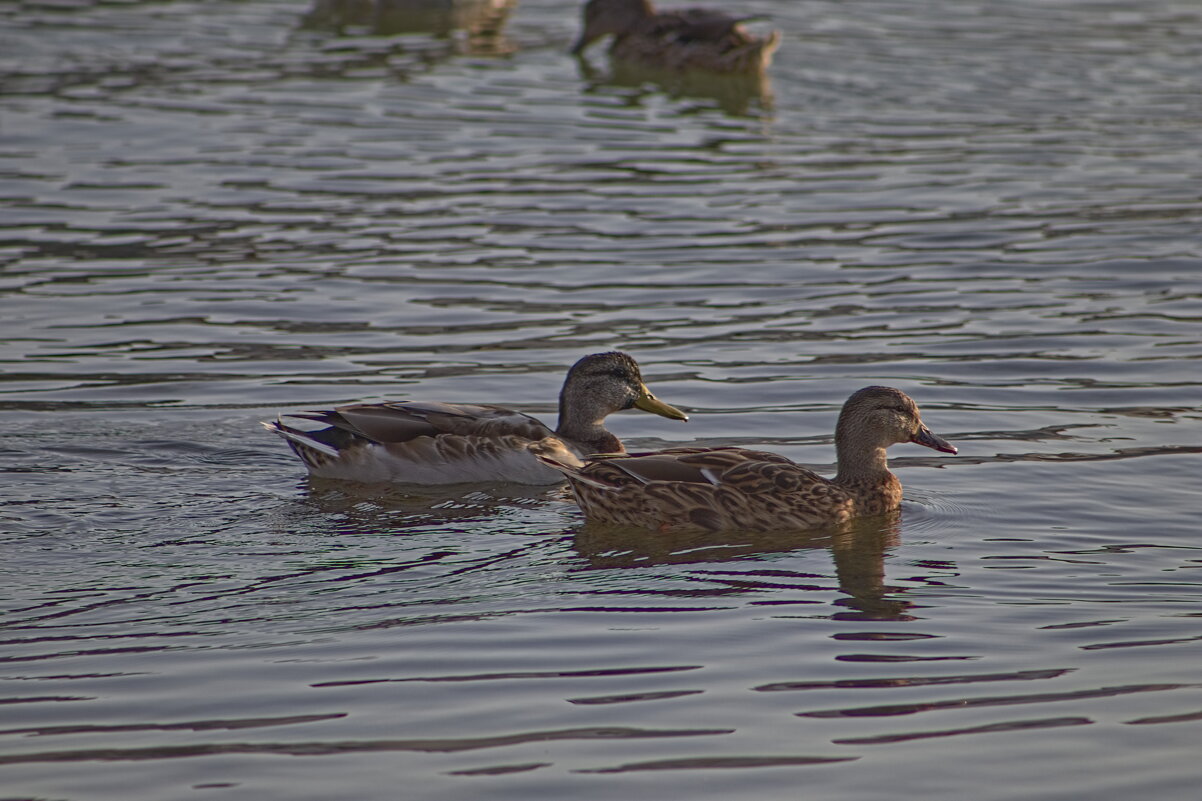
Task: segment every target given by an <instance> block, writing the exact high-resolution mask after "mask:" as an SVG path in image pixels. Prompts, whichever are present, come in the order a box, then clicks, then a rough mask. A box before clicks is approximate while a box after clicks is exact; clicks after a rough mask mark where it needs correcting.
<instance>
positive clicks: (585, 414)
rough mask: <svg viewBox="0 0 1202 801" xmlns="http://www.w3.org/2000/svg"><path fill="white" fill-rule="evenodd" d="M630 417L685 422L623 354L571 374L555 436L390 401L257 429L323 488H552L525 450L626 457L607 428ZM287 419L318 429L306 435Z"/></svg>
mask: <svg viewBox="0 0 1202 801" xmlns="http://www.w3.org/2000/svg"><path fill="white" fill-rule="evenodd" d="M631 407H634V408H637V409H642V410H643V411H647V412H652V413H653V414H658V415H660V416H662V417H667V418H669V419H672V420H688V419H689V418H688V416H687V415H686V414H685V413H684V412H682V411H680V410H679V409H677V408H675V407H673V406H669V405H668V404H666V403H664V402H663V401H661V400H659V399H658V398H656V397H655V396H654V395H652V394H651V391H650V390H649V389H647V385H646V384H644V383H643V377H642V374H641V373H640V371H639V365H638V363H637V362H636V361H635V360H634V359H633V358H631V357H630V356H628V355H627V354H625V353H619V352H616V351H615V352H612V353H595V354H593V355H591V356H585V357H584V358H583V359H581V360H580V361H578V362H576V364H575V365H573V366H572V369H570V370H569V371H568V375H567V378H566V379H565V380H564V383H563V389H562V390H561V391H560V394H559V424H558V426H557V427H556V428H555V430H554V431H552V430H551V429H550V428H548V427H547V426H545V425H543V424H542V423H541V422H539V421H538V420H537V419H535V418H533V417H531V416H530V415H527V414H522V413H520V412H515V411H513V410H512V409H506V408H505V407H503V406H492V405H473V404H462V403H438V402H420V401H397V402H393V403H359V404H352V405H349V406H339V407H337V408H335V409H332V410H323V411H308V412H293V413H291V414H286V415H281V416H280V417H279V418H277V419H276V420H274V421H267V422H264V423H263V425H264V427H266V428H267V430H269V431H273V432H275V433H276V434H279V435H280V436H281V437H283V438H284V439H285V440H287V441H288V444H289V445H290V446H291V447H292V450H293V451H295V452H296V455H297V456H299V457H300V458H301V459H302V460H303V461H304V463H305V464H306V465H307V466H308V468H309V472H310V473H311V474H312V475H314V476H318V477H321V478H339V479H346V480H351V481H366V482H380V481H395V482H402V483H408V484H458V483H464V482H474V481H510V482H514V483H518V484H555V483H558V482H560V481H562V480H563V477H562V476H561V475H560V474H559V473H558V472H557V471H555V470H553V469H550V468H548V467H545V466H544V465H542V464H540V463H539V462H538V460H537V459H536V458H535V457H534V455H533V454H532V453H531V452H530V451H529V450H528V449H527V446H529V445H530V444H531V443H532V442H535V441H539V440H548V441H552V442H554V443H555V445H556V452H558V453H563V454H566V455H568V456H570V457H571V458H575V459H579V458H581V457H584V456H588V455H590V454H593V453H599V452H607V453H608V452H611V451H613V452H617V453H621V452H622V451H623V447H622V443H621V441H620V440H619V439H618V438H617V437H615V436H614V435H613V434H611V433H610V432H609V431H608V430H606V428H605V423H604V421H605V418H606V417H607V416H608V415H610V414H612V413H613V412H617V411H621V410H622V409H629V408H631ZM286 417H293V418H301V419H307V420H315V421H317V422H319V423H324V424H325V425H326V426H328V427H326V428H321V429H318V430H314V431H307V430H304V429H300V428H296V427H294V426H290V425H287V424H286V423H285V422H284V418H286Z"/></svg>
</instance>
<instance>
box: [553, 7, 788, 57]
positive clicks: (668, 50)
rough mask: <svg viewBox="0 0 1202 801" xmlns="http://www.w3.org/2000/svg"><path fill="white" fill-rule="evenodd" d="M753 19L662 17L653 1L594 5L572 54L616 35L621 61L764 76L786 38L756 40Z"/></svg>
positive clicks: (704, 13)
mask: <svg viewBox="0 0 1202 801" xmlns="http://www.w3.org/2000/svg"><path fill="white" fill-rule="evenodd" d="M749 19H752V17H733V16H731V15H729V14H726V13H723V12H721V11H714V10H712V9H707V8H682V9H669V10H666V11H656V10H655V8H654V7H653V6H652V5H651V2H650V0H589V1H588V2H587V3H585V5H584V12H583V21H584V27H583V29H582V31H581V33H580V38H579V39H578V40H577V41H576V44H575V45H574V46H573V47H572V53H574V54H576V55H579V54H581V53H583V52H584V50H585V49H586V48H587V47H588V46H589V45H590V44H592V43H593V42H595V41H597V40H598V39H600V38H602V37H604V36H608V35H612V36H613V43H612V44H611V45H610V48H609V53H610V56H611V57H613V58H614V59H618V60H621V61H627V62H633V63H639V64H644V65H646V66H649V67H657V68H660V69H670V70H706V71H710V72H725V73H747V72H762V71H763V70H765V69H766V68H767V67H768V64H769V62H770V61H771V60H772V54H773V53H774V52H776V48H777V47H778V46H779V45H780V34H779V33H777V32H776V31H773V32H772V33H771V34H770V35H768V36H765V37H757V36H753V35H752V34H751V33H749V32H748V31H747V30H746V29H745V28H744V27H743V25H742V23H743V22H746V21H748V20H749Z"/></svg>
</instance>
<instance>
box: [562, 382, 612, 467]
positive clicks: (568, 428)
mask: <svg viewBox="0 0 1202 801" xmlns="http://www.w3.org/2000/svg"><path fill="white" fill-rule="evenodd" d="M604 420H605V417H604V415H599V414H590V413H589V411H588V410H587V409H580V408H574V407H571V406H569V405H568V404H567V403H566V402H565V398H564V397H563V395H562V394H561V395H560V396H559V422H558V425H557V426H556V427H555V433H556V435H557V436H559V438H560V439H562V440H564V441H566V442H567V443H568V444H570V445H572V446H574V447H576V448H577V449H578V450H579V451H580V452H581V455H587V454H590V453H621V452H622V450H623V449H622V442H621V440H619V439H618V438H617V437H615V436H614V435H613V434H611V433H610V432H609V430H608V429H606V428H605V422H604Z"/></svg>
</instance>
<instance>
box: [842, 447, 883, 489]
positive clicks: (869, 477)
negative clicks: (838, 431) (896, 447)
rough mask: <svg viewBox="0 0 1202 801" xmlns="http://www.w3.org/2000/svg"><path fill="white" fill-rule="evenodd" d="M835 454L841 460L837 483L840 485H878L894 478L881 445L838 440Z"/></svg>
mask: <svg viewBox="0 0 1202 801" xmlns="http://www.w3.org/2000/svg"><path fill="white" fill-rule="evenodd" d="M835 453H836V455H837V458H838V460H839V472H838V473H837V474H836V475H835V481H836V482H838V483H840V484H854V485H863V484H876V483H880V482H882V481H888V480H889V479H890V478H893V477H894V476H893V473H891V472H890V471H889V460H888V459H887V458H886V456H885V449H884V448H883V447H881V446H880V445H871V444H868V443H865V442H857V441H855V440H854V439H853V440H851V441H848V438H847V437H843V438H836V442H835Z"/></svg>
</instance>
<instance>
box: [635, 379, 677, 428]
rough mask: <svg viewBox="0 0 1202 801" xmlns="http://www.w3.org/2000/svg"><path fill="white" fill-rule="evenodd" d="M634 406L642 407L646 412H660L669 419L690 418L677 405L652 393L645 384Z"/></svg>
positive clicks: (660, 414) (659, 413) (661, 415)
mask: <svg viewBox="0 0 1202 801" xmlns="http://www.w3.org/2000/svg"><path fill="white" fill-rule="evenodd" d="M634 407H635V408H636V409H642V410H643V411H644V412H651V413H652V414H658V415H659V416H660V417H666V418H668V419H669V420H688V419H689V416H688V415H687V414H685V413H684V412H682V411H681V410H680V409H677V408H676V407H675V406H669V405H668V404H666V403H664V402H663V401H662V400H660V399H659V398H657V397H655V396H654V395H652V394H651V390H649V389H647V387H646V386H645V385H644V386H643V387H642V391H641V392H640V393H639V396H638V397H637V398H635V401H634Z"/></svg>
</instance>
